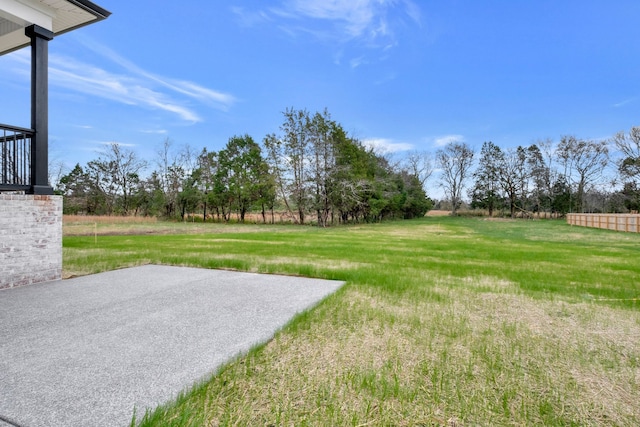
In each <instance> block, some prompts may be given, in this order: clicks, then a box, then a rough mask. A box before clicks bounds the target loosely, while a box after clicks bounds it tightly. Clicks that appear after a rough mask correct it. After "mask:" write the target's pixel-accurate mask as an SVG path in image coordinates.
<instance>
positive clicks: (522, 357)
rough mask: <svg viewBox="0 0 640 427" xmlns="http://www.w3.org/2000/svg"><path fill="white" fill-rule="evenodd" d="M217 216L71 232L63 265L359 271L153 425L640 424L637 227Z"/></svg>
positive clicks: (162, 412)
mask: <svg viewBox="0 0 640 427" xmlns="http://www.w3.org/2000/svg"><path fill="white" fill-rule="evenodd" d="M206 226H207V228H205V229H204V230H205V231H203V233H201V234H188V233H186V232H185V233H183V234H171V233H165V232H164V231H160V233H159V234H157V235H141V236H135V235H122V236H99V238H98V243H95V241H94V238H93V236H76V237H65V249H64V251H65V252H64V257H65V266H64V268H65V271H88V270H91V272H93V271H101V270H105V269H112V268H120V267H123V266H127V265H137V264H138V263H162V264H173V265H190V266H200V267H207V268H227V269H239V270H246V271H254V272H269V273H280V274H296V275H306V276H314V277H322V278H327V279H339V280H345V281H347V282H348V285H347V286H345V287H344V288H343V289H342V290H341V291H339V292H338V293H337V294H335V295H333V296H331V297H329V298H328V299H327V300H325V301H324V302H323V303H322V304H321V305H319V306H318V307H316V309H314V310H312V311H310V312H307V313H304V314H302V315H300V316H298V317H297V318H296V319H295V320H294V321H293V322H292V323H291V324H289V325H288V326H287V327H285V328H284V329H283V330H282V331H280V332H279V333H278V334H277V335H276V337H275V338H274V339H273V340H272V341H270V342H269V343H267V344H265V345H264V346H261V347H258V348H256V349H254V350H253V351H251V352H250V353H249V354H247V355H245V356H243V357H240V358H238V359H237V360H235V361H232V362H231V363H229V364H228V365H226V366H224V367H223V368H222V369H221V370H220V371H219V372H218V373H217V374H216V375H214V376H213V377H212V378H211V379H210V380H209V381H207V382H205V383H203V384H200V385H197V386H196V387H194V389H193V390H189V391H186V392H185V395H184V396H182V397H181V398H180V399H178V400H177V401H176V402H172V403H169V404H168V406H166V407H161V408H158V409H157V410H156V411H155V412H153V413H149V414H147V416H146V417H145V419H144V420H142V421H141V424H142V425H144V426H150V425H159V426H165V425H167V426H202V425H205V426H222V425H296V426H298V425H302V426H304V425H399V426H403V425H405V426H413V425H424V426H432V425H448V426H463V425H464V426H476V425H558V426H561V425H594V426H595V425H622V426H625V425H628V426H635V425H640V405H638V404H637V402H639V401H640V345H639V344H638V343H639V342H640V310H638V308H639V307H640V305H639V304H638V302H637V299H638V298H639V297H640V264H638V262H637V260H638V255H640V236H637V235H624V234H620V233H614V232H607V231H602V230H594V229H578V228H576V227H573V228H572V227H569V226H567V225H566V224H564V223H560V222H545V221H505V222H502V221H499V222H498V221H483V220H482V219H469V218H450V217H434V218H425V219H422V220H418V221H410V222H399V223H391V224H372V225H366V226H357V227H345V228H339V229H327V230H322V229H317V228H311V227H309V228H305V227H289V226H269V227H265V228H261V227H259V226H258V227H256V226H244V227H243V226H232V227H230V228H229V229H226V228H218V227H219V225H213V224H207V225H206ZM177 227H181V225H180V226H177ZM261 230H262V231H261Z"/></svg>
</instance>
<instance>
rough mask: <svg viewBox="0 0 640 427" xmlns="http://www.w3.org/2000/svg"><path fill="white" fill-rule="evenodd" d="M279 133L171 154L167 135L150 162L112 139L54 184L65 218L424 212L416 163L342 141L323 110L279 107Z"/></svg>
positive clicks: (339, 219)
mask: <svg viewBox="0 0 640 427" xmlns="http://www.w3.org/2000/svg"><path fill="white" fill-rule="evenodd" d="M283 115H284V122H283V124H282V125H281V126H280V133H279V134H276V133H273V134H269V135H267V136H266V137H265V138H264V140H263V141H262V145H260V144H258V143H257V142H255V141H254V139H253V138H252V137H251V136H249V135H240V136H233V137H231V138H230V139H229V141H228V142H227V144H226V146H225V147H224V148H223V149H222V150H220V151H217V152H216V151H208V150H207V149H206V148H204V149H203V150H202V151H201V152H199V153H197V154H196V153H194V152H193V150H192V149H191V148H189V147H185V148H184V149H182V150H180V151H178V152H176V150H174V149H173V143H172V142H171V141H170V140H169V139H166V140H165V141H164V143H163V144H162V146H161V148H160V149H159V150H158V153H157V156H156V158H155V159H154V161H153V166H152V168H151V169H152V171H151V172H150V173H149V174H148V175H145V174H144V173H145V172H146V171H147V170H148V169H150V165H149V162H148V161H147V160H144V159H140V158H139V157H138V156H137V154H136V153H135V151H133V150H131V149H128V148H127V147H124V146H122V145H120V144H117V143H114V144H111V145H109V146H108V147H107V149H106V150H104V151H103V152H102V153H101V155H100V156H99V157H98V158H97V159H95V160H92V161H90V162H88V163H87V164H86V165H85V166H81V165H80V164H77V165H76V166H75V167H74V168H73V170H71V172H69V173H68V174H66V175H64V176H62V177H61V178H60V179H59V183H58V185H57V186H56V189H57V191H58V192H59V193H60V194H62V195H63V196H64V211H65V213H68V214H90V215H91V214H95V215H114V214H118V215H155V216H162V217H166V218H184V217H185V215H188V214H196V213H197V214H198V215H200V214H201V216H202V218H203V219H204V220H206V219H209V218H210V219H214V220H219V221H229V220H231V219H232V215H233V217H234V218H237V219H238V220H239V221H241V222H244V220H245V216H246V214H247V213H248V212H259V213H260V216H261V218H262V221H263V222H265V223H266V222H275V212H276V211H277V212H279V213H281V214H282V215H285V216H286V217H287V218H288V220H290V221H292V222H294V223H298V224H305V223H309V222H313V223H317V224H318V225H319V226H327V225H330V224H337V223H347V222H372V221H381V220H384V219H392V218H414V217H420V216H424V214H425V213H426V212H427V211H428V210H429V209H430V208H431V207H432V201H431V200H430V199H429V198H428V197H427V195H426V193H425V191H424V186H423V183H424V174H423V170H421V169H420V168H419V167H418V163H415V164H413V165H411V164H407V166H406V167H404V166H399V165H398V164H395V163H392V162H390V160H389V159H388V158H386V157H384V156H382V155H379V154H377V153H375V152H374V150H372V149H370V148H367V147H366V146H365V145H363V144H362V143H361V142H360V141H358V140H357V139H355V138H353V137H351V136H349V135H348V134H347V133H346V132H345V131H344V129H343V127H342V126H341V125H340V124H339V123H337V122H336V121H334V120H333V119H332V118H331V116H330V114H329V113H328V111H326V110H325V111H323V112H321V113H320V112H316V113H314V114H311V113H309V112H308V111H306V110H296V109H287V110H286V111H285V112H284V113H283Z"/></svg>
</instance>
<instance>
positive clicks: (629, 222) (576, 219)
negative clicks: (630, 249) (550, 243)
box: [567, 213, 640, 233]
mask: <svg viewBox="0 0 640 427" xmlns="http://www.w3.org/2000/svg"><path fill="white" fill-rule="evenodd" d="M567 223H569V224H570V225H579V226H581V227H594V228H604V229H605V230H615V231H626V232H628V233H640V215H639V214H589V213H570V214H567Z"/></svg>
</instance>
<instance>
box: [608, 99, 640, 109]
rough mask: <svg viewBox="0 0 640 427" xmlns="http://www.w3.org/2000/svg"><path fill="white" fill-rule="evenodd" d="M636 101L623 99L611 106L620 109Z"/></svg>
mask: <svg viewBox="0 0 640 427" xmlns="http://www.w3.org/2000/svg"><path fill="white" fill-rule="evenodd" d="M635 100H636V98H629V99H625V100H624V101H620V102H617V103H615V104H613V107H614V108H620V107H624V106H625V105H627V104H631V103H632V102H634V101H635Z"/></svg>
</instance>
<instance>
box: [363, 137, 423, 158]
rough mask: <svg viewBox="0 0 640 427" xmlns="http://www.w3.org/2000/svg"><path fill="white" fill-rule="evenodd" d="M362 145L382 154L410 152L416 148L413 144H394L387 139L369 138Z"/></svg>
mask: <svg viewBox="0 0 640 427" xmlns="http://www.w3.org/2000/svg"><path fill="white" fill-rule="evenodd" d="M362 143H363V144H364V145H365V146H366V147H369V148H371V149H372V150H373V151H375V152H376V153H380V154H391V153H398V152H401V151H410V150H413V149H414V148H415V147H414V146H413V145H412V144H408V143H405V142H394V141H393V140H391V139H386V138H369V139H365V140H363V141H362Z"/></svg>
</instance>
